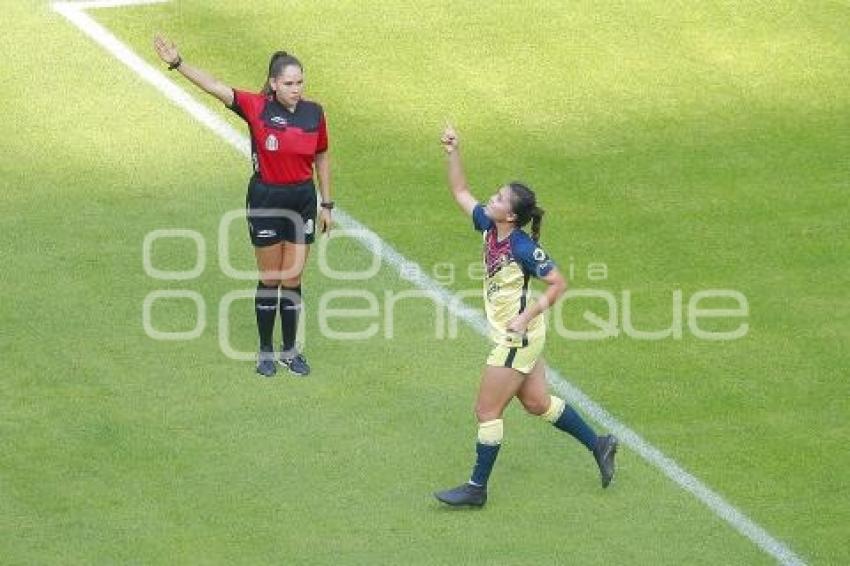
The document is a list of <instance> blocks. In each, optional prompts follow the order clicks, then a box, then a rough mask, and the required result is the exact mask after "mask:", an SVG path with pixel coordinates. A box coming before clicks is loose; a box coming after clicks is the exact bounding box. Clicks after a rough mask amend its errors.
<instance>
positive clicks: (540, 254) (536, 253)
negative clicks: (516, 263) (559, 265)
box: [532, 248, 546, 261]
mask: <svg viewBox="0 0 850 566" xmlns="http://www.w3.org/2000/svg"><path fill="white" fill-rule="evenodd" d="M532 256H533V257H534V259H536V260H537V261H543V260H544V259H546V252H544V251H543V250H541V249H540V248H535V250H534V253H533V254H532Z"/></svg>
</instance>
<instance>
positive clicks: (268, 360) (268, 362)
mask: <svg viewBox="0 0 850 566" xmlns="http://www.w3.org/2000/svg"><path fill="white" fill-rule="evenodd" d="M257 373H258V374H260V375H262V376H263V377H274V374H276V373H277V367H276V366H275V364H274V351H272V350H260V351H259V352H257Z"/></svg>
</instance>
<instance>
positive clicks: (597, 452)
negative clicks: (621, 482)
mask: <svg viewBox="0 0 850 566" xmlns="http://www.w3.org/2000/svg"><path fill="white" fill-rule="evenodd" d="M616 454H617V437H616V436H614V435H613V434H607V435H605V436H600V437H597V439H596V446H594V448H593V457H594V458H595V459H596V465H597V466H599V475H600V476H601V478H602V487H603V488H605V487H608V485H609V484H610V483H611V480H612V479H613V478H614V456H615V455H616Z"/></svg>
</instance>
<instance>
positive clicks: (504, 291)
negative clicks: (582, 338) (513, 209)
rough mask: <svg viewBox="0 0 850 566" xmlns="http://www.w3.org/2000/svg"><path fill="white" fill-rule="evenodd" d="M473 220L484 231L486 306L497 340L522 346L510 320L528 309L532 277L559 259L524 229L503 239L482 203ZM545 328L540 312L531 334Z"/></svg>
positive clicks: (551, 266) (550, 267) (499, 342)
mask: <svg viewBox="0 0 850 566" xmlns="http://www.w3.org/2000/svg"><path fill="white" fill-rule="evenodd" d="M472 223H473V226H474V227H475V229H476V230H478V231H479V232H483V233H484V267H485V270H486V276H485V278H484V306H485V310H486V312H487V319H488V321H489V322H490V327H491V329H492V331H493V334H492V337H493V340H494V341H495V342H496V343H497V344H502V345H505V346H511V347H515V346H518V345H520V344H517V343H516V342H514V341H513V340H511V336H510V335H509V334H508V333H507V327H508V323H510V322H511V321H512V320H513V319H514V318H515V317H516V316H517V315H518V314H519V313H521V312H522V311H524V310H525V307H526V302H527V300H528V283H529V281H530V279H531V277H545V276H546V275H548V274H549V272H551V271H552V269H554V268H555V263H554V262H553V261H552V259H551V258H550V257H549V255H548V254H547V253H546V252H545V251H543V248H541V247H540V246H539V245H538V244H537V242H535V241H534V240H532V239H531V237H530V236H529V235H528V234H526V233H525V232H523V231H522V230H514V231H513V232H511V233H510V235H509V236H508V237H506V238H504V239H503V240H499V239H498V237H497V234H496V226H495V224H493V221H492V220H490V219H489V218H488V217H487V215H486V214H485V213H484V207H483V206H481V205H480V204H477V205H475V208H474V209H473V211H472ZM545 328H546V326H545V324H544V320H543V316H542V315H538V316H536V317H534V318H533V319H532V320H531V322H529V324H528V330H527V335H529V336H530V335H535V336H539V335H541V333H542V334H543V335H545V331H546V330H545ZM521 345H525V343H523V344H521Z"/></svg>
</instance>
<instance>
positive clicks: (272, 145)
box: [266, 134, 278, 151]
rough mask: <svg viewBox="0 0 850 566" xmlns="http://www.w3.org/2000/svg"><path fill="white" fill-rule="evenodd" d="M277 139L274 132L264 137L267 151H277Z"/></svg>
mask: <svg viewBox="0 0 850 566" xmlns="http://www.w3.org/2000/svg"><path fill="white" fill-rule="evenodd" d="M277 148H278V141H277V136H276V135H274V134H269V137H267V138H266V149H267V150H268V151H277Z"/></svg>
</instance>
